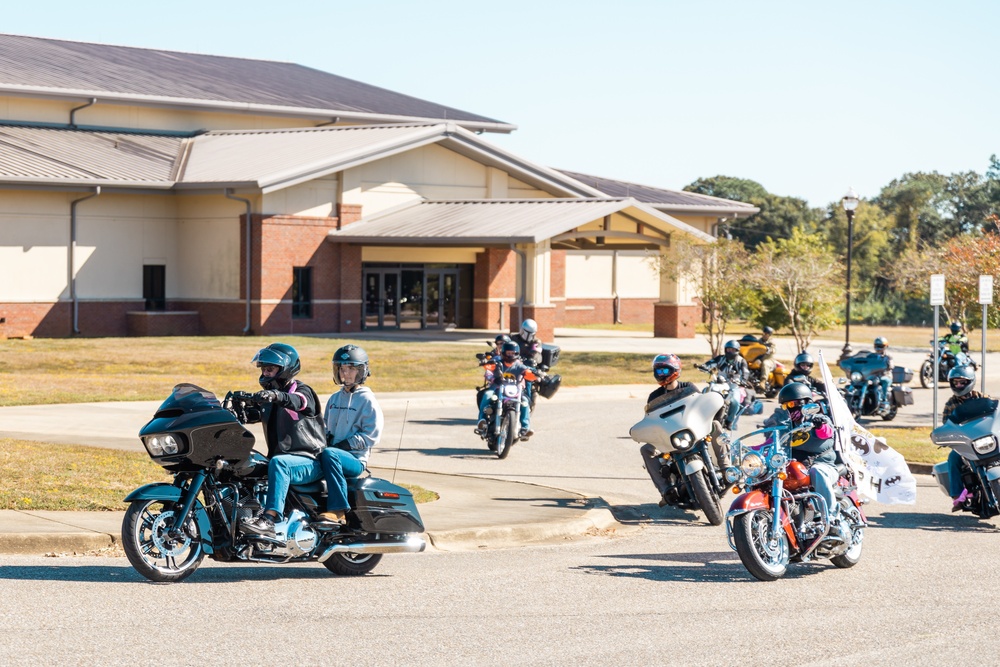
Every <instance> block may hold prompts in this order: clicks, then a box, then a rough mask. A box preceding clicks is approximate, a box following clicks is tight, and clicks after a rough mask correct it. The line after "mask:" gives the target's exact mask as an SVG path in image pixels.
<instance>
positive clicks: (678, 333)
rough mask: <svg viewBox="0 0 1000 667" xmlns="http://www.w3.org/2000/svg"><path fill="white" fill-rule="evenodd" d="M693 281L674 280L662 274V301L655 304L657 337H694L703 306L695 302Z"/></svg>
mask: <svg viewBox="0 0 1000 667" xmlns="http://www.w3.org/2000/svg"><path fill="white" fill-rule="evenodd" d="M694 299H695V290H694V286H693V285H692V284H691V281H689V280H685V279H684V278H681V279H679V280H674V279H671V278H668V277H667V276H665V275H663V274H661V275H660V301H659V302H658V303H655V304H653V336H655V337H656V338H694V336H695V326H696V325H697V324H698V322H699V321H700V319H701V307H700V306H699V305H697V304H696V303H695V302H694Z"/></svg>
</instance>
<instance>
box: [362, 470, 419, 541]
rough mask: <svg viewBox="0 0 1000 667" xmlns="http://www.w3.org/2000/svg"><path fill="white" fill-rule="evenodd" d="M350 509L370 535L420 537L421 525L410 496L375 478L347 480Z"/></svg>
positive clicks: (394, 486)
mask: <svg viewBox="0 0 1000 667" xmlns="http://www.w3.org/2000/svg"><path fill="white" fill-rule="evenodd" d="M347 492H348V493H349V494H351V506H352V507H353V508H354V514H355V515H356V516H357V517H358V519H359V520H360V521H361V527H362V528H363V529H364V530H365V531H366V532H369V533H422V532H424V524H423V522H422V521H421V520H420V513H419V512H418V511H417V505H416V503H415V502H414V501H413V494H412V493H410V492H409V491H407V490H406V489H404V488H403V487H401V486H397V485H395V484H392V483H390V482H387V481H386V480H384V479H379V478H378V477H360V478H355V479H349V480H347Z"/></svg>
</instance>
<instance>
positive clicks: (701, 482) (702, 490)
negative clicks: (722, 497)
mask: <svg viewBox="0 0 1000 667" xmlns="http://www.w3.org/2000/svg"><path fill="white" fill-rule="evenodd" d="M710 474H711V472H710V471H709V470H708V468H703V469H702V470H700V471H698V472H697V473H695V475H694V477H692V478H691V488H692V490H694V498H695V500H697V501H698V507H700V508H701V511H702V512H704V513H705V518H706V519H708V522H709V523H710V524H712V525H713V526H721V525H722V521H723V519H724V517H723V514H722V505H721V504H720V503H719V498H718V496H716V495H715V493H714V492H713V491H712V488H711V486H709V483H708V479H707V477H706V475H710Z"/></svg>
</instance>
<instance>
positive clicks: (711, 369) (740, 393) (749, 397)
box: [696, 360, 764, 430]
mask: <svg viewBox="0 0 1000 667" xmlns="http://www.w3.org/2000/svg"><path fill="white" fill-rule="evenodd" d="M696 368H697V369H698V370H700V371H701V372H703V373H708V384H707V385H706V387H705V391H706V392H714V393H716V394H719V395H720V396H722V398H723V399H724V405H723V408H722V412H720V413H719V417H718V419H719V422H721V423H722V424H726V425H728V424H732V425H733V428H732V429H731V430H735V428H736V427H735V424H736V423H737V420H738V419H739V418H740V416H741V415H743V414H748V415H759V414H760V413H761V412H763V411H764V404H763V403H761V402H760V401H758V400H757V396H756V395H755V394H753V393H752V392H749V391H747V389H748V387H745V386H743V385H742V384H739V383H736V382H731V381H729V380H728V379H727V378H725V377H723V376H722V375H721V374H720V373H719V369H718V366H717V365H716V364H715V363H714V362H712V361H711V360H709V361H707V362H705V363H704V364H701V365H700V366H696ZM732 393H735V395H736V398H737V399H738V400H739V405H740V407H739V409H738V410H737V411H736V414H735V415H730V414H729V411H730V409H731V406H730V403H729V395H730V394H732ZM727 428H728V426H727Z"/></svg>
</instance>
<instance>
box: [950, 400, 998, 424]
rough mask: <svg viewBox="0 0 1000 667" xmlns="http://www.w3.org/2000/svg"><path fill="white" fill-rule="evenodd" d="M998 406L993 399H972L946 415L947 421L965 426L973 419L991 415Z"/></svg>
mask: <svg viewBox="0 0 1000 667" xmlns="http://www.w3.org/2000/svg"><path fill="white" fill-rule="evenodd" d="M998 404H1000V402H998V401H997V400H996V399H995V398H973V399H972V400H969V401H966V402H964V403H962V404H961V405H959V406H958V407H957V408H955V410H954V411H953V412H952V413H951V414H950V415H948V421H950V422H952V423H954V424H966V423H968V422H970V421H972V420H974V419H979V418H980V417H986V416H988V415H993V414H995V413H996V411H997V405H998Z"/></svg>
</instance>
